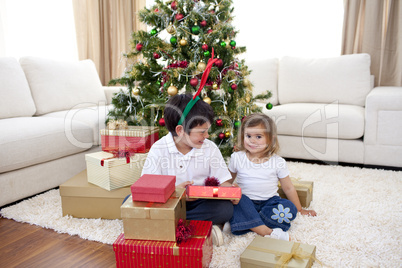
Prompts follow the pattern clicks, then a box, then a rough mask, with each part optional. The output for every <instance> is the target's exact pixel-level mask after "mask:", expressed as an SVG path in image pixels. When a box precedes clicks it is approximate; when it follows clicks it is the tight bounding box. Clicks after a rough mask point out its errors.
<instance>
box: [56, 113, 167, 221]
mask: <svg viewBox="0 0 402 268" xmlns="http://www.w3.org/2000/svg"><path fill="white" fill-rule="evenodd" d="M100 134H101V141H102V151H100V152H96V153H91V154H86V155H85V160H86V165H87V170H86V171H83V172H81V173H80V174H78V175H76V176H74V177H73V178H71V179H70V180H68V181H67V182H65V183H63V184H62V185H60V195H61V198H62V210H63V216H64V215H71V216H73V217H79V218H104V219H119V218H121V213H120V206H121V204H122V202H123V200H124V198H125V197H126V196H127V195H129V194H130V186H131V185H132V184H133V183H134V182H136V181H137V180H138V178H139V177H140V176H141V172H142V167H143V165H144V162H145V160H146V158H147V155H148V151H149V149H150V148H151V146H152V144H153V143H155V142H156V141H157V140H158V139H159V128H158V127H147V126H127V122H125V121H122V120H117V121H114V120H111V121H110V122H109V123H108V126H107V129H102V130H101V131H100Z"/></svg>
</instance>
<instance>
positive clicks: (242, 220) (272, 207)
mask: <svg viewBox="0 0 402 268" xmlns="http://www.w3.org/2000/svg"><path fill="white" fill-rule="evenodd" d="M233 208H234V210H233V217H232V218H231V219H230V228H231V230H232V233H233V234H235V235H242V234H245V233H248V232H250V231H251V230H250V229H251V228H254V227H257V226H260V225H266V226H268V227H269V228H271V229H274V228H281V229H282V230H283V231H285V232H286V231H287V230H289V228H290V222H291V221H293V220H294V219H295V218H296V215H297V208H296V206H295V205H294V204H293V203H292V202H291V201H289V200H287V199H283V198H280V197H279V196H274V197H271V198H270V199H268V200H251V199H250V198H248V197H247V196H245V195H242V197H241V199H240V202H239V204H237V205H235V206H233Z"/></svg>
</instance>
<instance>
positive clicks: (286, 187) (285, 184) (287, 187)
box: [280, 176, 317, 216]
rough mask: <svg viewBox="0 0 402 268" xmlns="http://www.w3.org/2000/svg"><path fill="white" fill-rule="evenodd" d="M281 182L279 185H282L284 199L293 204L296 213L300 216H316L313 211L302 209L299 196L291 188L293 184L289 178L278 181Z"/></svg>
mask: <svg viewBox="0 0 402 268" xmlns="http://www.w3.org/2000/svg"><path fill="white" fill-rule="evenodd" d="M280 180H281V185H282V190H283V192H284V193H285V195H286V197H287V198H288V199H289V200H290V201H291V202H292V203H293V204H295V206H296V208H297V211H298V212H300V213H301V214H302V215H309V216H317V213H316V212H315V211H314V210H307V209H303V208H302V206H301V204H300V200H299V196H298V195H297V192H296V189H295V187H294V186H293V183H292V181H291V179H290V178H289V176H287V177H285V178H283V179H280Z"/></svg>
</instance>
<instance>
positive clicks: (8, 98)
mask: <svg viewBox="0 0 402 268" xmlns="http://www.w3.org/2000/svg"><path fill="white" fill-rule="evenodd" d="M0 70H1V71H0V96H1V98H0V119H2V118H11V117H18V116H32V115H33V114H34V113H35V111H36V108H35V104H34V101H33V99H32V95H31V91H30V89H29V86H28V82H27V79H26V78H25V74H24V71H23V70H22V68H21V66H20V64H19V63H18V61H17V60H16V59H15V58H10V57H5V58H0Z"/></svg>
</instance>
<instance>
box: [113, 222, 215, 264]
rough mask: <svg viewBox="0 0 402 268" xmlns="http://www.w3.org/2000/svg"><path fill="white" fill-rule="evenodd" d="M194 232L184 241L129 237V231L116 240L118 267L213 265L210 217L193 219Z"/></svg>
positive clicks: (115, 250) (115, 249) (114, 244)
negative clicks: (127, 234) (202, 219)
mask: <svg viewBox="0 0 402 268" xmlns="http://www.w3.org/2000/svg"><path fill="white" fill-rule="evenodd" d="M190 224H193V225H194V226H195V233H194V235H193V236H192V237H191V238H189V239H187V240H186V241H184V242H182V243H181V244H176V242H166V241H163V242H162V241H149V240H148V241H147V240H130V239H125V237H124V236H125V234H124V233H123V234H120V236H119V237H118V238H117V239H116V241H115V242H114V243H113V249H114V252H115V256H116V266H117V267H151V268H154V267H177V268H190V267H191V268H203V267H209V264H210V262H211V259H212V238H211V228H212V222H210V221H190Z"/></svg>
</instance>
